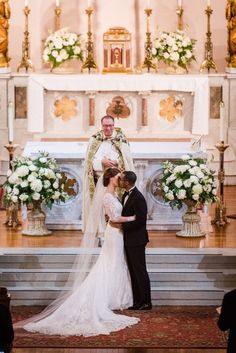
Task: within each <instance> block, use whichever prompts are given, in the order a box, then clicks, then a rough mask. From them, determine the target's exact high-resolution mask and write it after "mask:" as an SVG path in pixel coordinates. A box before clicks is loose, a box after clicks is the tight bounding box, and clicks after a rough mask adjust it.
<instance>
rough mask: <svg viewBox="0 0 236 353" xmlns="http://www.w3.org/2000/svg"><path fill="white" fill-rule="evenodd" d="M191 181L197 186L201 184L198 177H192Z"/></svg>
mask: <svg viewBox="0 0 236 353" xmlns="http://www.w3.org/2000/svg"><path fill="white" fill-rule="evenodd" d="M190 180H191V182H192V183H194V184H197V183H198V182H199V179H198V177H196V175H191V176H190Z"/></svg>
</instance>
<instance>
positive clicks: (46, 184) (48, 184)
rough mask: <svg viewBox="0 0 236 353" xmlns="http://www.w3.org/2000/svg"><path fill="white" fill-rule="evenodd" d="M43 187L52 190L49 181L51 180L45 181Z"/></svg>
mask: <svg viewBox="0 0 236 353" xmlns="http://www.w3.org/2000/svg"><path fill="white" fill-rule="evenodd" d="M43 186H44V188H45V189H48V188H50V186H51V183H50V181H49V180H45V181H44V182H43Z"/></svg>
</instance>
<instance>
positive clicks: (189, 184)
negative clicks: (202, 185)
mask: <svg viewBox="0 0 236 353" xmlns="http://www.w3.org/2000/svg"><path fill="white" fill-rule="evenodd" d="M191 184H192V182H191V180H190V179H186V180H185V181H184V186H185V187H186V188H189V187H190V186H191Z"/></svg>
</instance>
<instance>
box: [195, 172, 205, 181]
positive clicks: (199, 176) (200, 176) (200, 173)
mask: <svg viewBox="0 0 236 353" xmlns="http://www.w3.org/2000/svg"><path fill="white" fill-rule="evenodd" d="M196 175H197V177H198V178H199V179H202V178H203V177H204V174H203V172H201V171H199V172H197V173H196Z"/></svg>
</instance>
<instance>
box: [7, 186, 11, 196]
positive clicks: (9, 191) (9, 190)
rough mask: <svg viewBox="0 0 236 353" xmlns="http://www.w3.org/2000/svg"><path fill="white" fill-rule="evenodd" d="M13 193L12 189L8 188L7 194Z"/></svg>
mask: <svg viewBox="0 0 236 353" xmlns="http://www.w3.org/2000/svg"><path fill="white" fill-rule="evenodd" d="M11 192H12V188H11V187H10V186H8V187H7V193H8V194H10V193H11Z"/></svg>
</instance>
